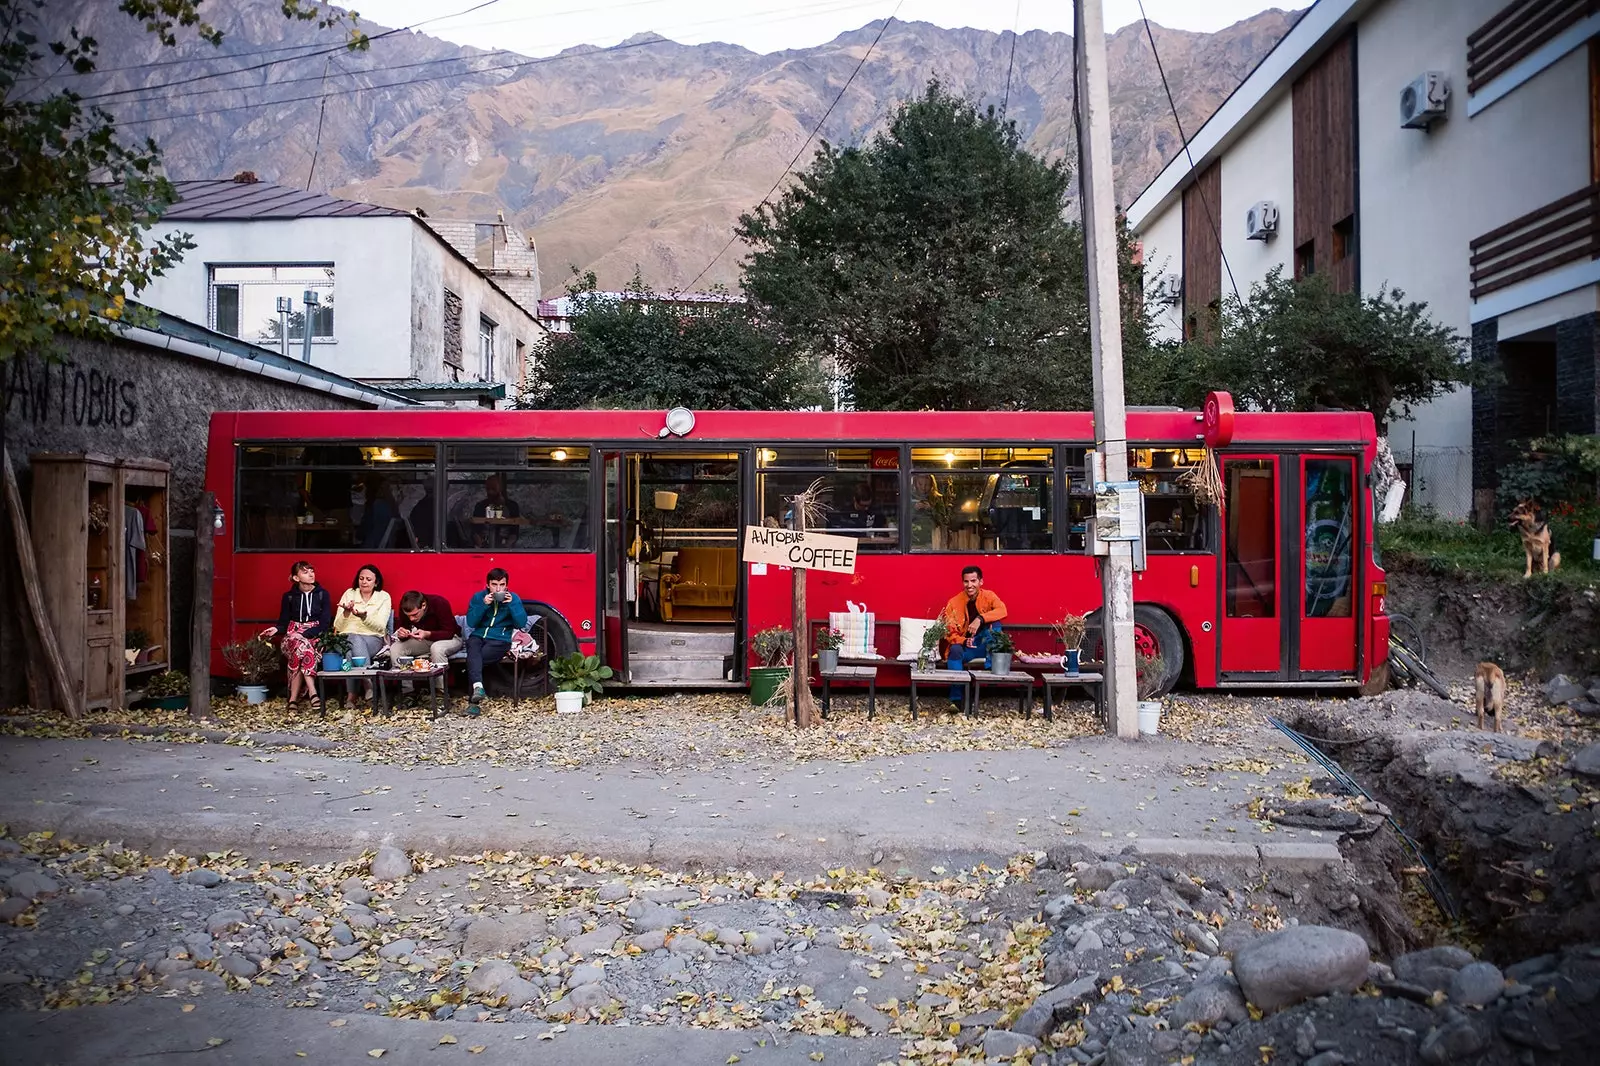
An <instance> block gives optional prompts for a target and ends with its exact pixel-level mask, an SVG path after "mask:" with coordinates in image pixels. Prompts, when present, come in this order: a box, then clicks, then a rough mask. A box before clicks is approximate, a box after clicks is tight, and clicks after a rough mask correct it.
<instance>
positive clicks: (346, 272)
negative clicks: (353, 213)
mask: <svg viewBox="0 0 1600 1066" xmlns="http://www.w3.org/2000/svg"><path fill="white" fill-rule="evenodd" d="M415 228H416V223H415V222H413V221H412V220H411V219H409V218H387V217H378V218H307V219H285V220H282V221H272V220H263V221H257V222H174V223H171V224H163V225H160V226H157V227H156V230H155V232H157V233H161V234H166V233H169V232H188V233H191V234H193V236H194V241H195V245H196V246H195V248H194V249H193V250H191V251H190V252H189V253H188V254H187V255H185V256H184V259H183V262H181V263H179V264H178V266H177V267H175V268H174V269H173V270H172V271H171V272H170V273H169V274H167V275H166V276H165V277H161V278H157V279H156V280H155V281H154V282H153V283H152V284H151V285H150V286H149V287H148V288H147V289H145V290H144V292H142V293H140V294H139V299H140V300H141V301H143V302H144V303H147V304H149V305H151V306H152V307H158V308H160V309H161V310H163V311H166V312H168V313H170V314H173V315H177V316H178V317H179V318H185V319H188V320H189V321H191V322H198V323H201V324H203V325H214V323H213V322H212V320H211V318H210V308H209V302H210V288H209V286H210V267H211V265H212V264H263V265H265V264H283V263H330V262H331V263H332V264H333V288H334V308H335V310H334V316H333V342H332V343H326V342H316V341H314V342H313V343H312V346H311V361H312V363H313V364H315V365H316V366H320V367H324V368H326V369H328V370H331V371H333V372H334V373H336V374H343V375H344V376H345V377H351V378H397V377H403V376H405V374H406V366H407V361H406V353H407V351H408V350H409V348H410V338H409V337H408V327H407V322H406V315H405V312H404V309H403V308H401V307H398V306H396V302H397V301H396V297H397V295H398V294H402V293H405V292H407V291H409V286H408V285H407V282H406V278H407V271H408V266H409V263H410V258H411V231H412V230H414V229H415ZM299 302H300V301H299V297H298V295H296V299H295V305H296V307H298V306H299ZM244 339H245V340H252V339H253V338H249V337H247V338H244ZM291 346H292V342H291ZM291 354H297V353H291Z"/></svg>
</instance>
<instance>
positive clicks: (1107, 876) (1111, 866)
mask: <svg viewBox="0 0 1600 1066" xmlns="http://www.w3.org/2000/svg"><path fill="white" fill-rule="evenodd" d="M1075 876H1076V877H1077V879H1078V887H1079V888H1086V889H1088V890H1089V891H1091V892H1098V891H1100V890H1101V889H1106V888H1110V887H1111V886H1112V885H1114V884H1116V883H1117V882H1118V881H1121V880H1122V879H1123V878H1124V877H1127V876H1128V868H1127V867H1125V866H1123V865H1122V864H1121V863H1120V862H1097V863H1095V864H1094V865H1093V866H1086V867H1084V868H1083V869H1081V870H1079V871H1077V873H1076V874H1075Z"/></svg>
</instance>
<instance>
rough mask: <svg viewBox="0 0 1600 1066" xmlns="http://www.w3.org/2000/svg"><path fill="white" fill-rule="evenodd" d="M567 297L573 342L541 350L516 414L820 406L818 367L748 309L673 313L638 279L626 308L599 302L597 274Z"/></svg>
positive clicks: (621, 302)
mask: <svg viewBox="0 0 1600 1066" xmlns="http://www.w3.org/2000/svg"><path fill="white" fill-rule="evenodd" d="M567 293H568V295H569V296H571V297H572V298H573V299H574V300H575V301H576V302H577V304H578V308H579V310H578V313H577V314H576V315H575V316H574V317H573V320H572V332H571V333H564V334H552V335H550V336H549V337H547V338H545V339H544V340H543V341H541V342H540V343H539V344H538V345H537V346H535V348H534V350H533V357H532V358H531V359H530V360H529V364H528V376H527V379H526V380H525V381H524V382H523V386H522V389H521V391H520V392H519V393H518V396H517V400H516V405H517V406H518V407H528V408H543V409H568V408H580V407H641V408H643V407H672V406H675V405H682V406H685V407H695V408H701V409H708V408H709V409H715V408H723V409H729V408H732V409H742V410H775V409H782V408H794V407H805V406H810V405H813V404H816V403H820V402H821V400H822V388H821V385H820V382H819V379H818V374H817V370H816V366H815V363H814V362H812V361H809V360H805V359H795V358H792V357H790V356H789V355H788V354H786V353H784V352H782V351H779V350H778V349H776V348H775V347H774V346H773V345H772V344H770V343H769V342H768V341H767V339H766V338H765V336H764V335H763V334H762V333H761V332H760V331H758V330H757V329H756V328H755V327H754V325H753V323H752V321H751V309H750V307H749V305H748V304H746V303H745V302H744V301H741V300H734V299H727V300H711V301H704V302H695V303H674V302H672V298H671V297H670V296H663V295H662V294H660V293H657V292H654V291H653V290H651V289H650V287H649V286H647V285H646V284H645V283H644V281H643V279H642V278H641V277H640V275H639V273H638V272H637V271H635V272H634V275H633V280H632V281H631V282H629V284H628V287H627V288H626V289H625V290H623V293H622V295H621V297H620V298H618V297H615V296H609V295H607V294H604V293H600V292H598V291H597V289H596V279H595V275H594V274H593V273H592V272H591V273H588V274H583V275H580V276H578V277H576V278H574V280H573V283H572V284H571V285H570V286H568V289H567ZM718 294H719V295H721V293H718Z"/></svg>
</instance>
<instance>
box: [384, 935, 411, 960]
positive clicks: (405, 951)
mask: <svg viewBox="0 0 1600 1066" xmlns="http://www.w3.org/2000/svg"><path fill="white" fill-rule="evenodd" d="M416 951H417V942H416V941H415V940H392V941H390V942H389V943H387V944H385V945H383V947H381V948H379V949H378V958H380V959H403V958H405V957H406V956H408V955H414V954H416Z"/></svg>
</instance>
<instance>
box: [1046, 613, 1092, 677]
mask: <svg viewBox="0 0 1600 1066" xmlns="http://www.w3.org/2000/svg"><path fill="white" fill-rule="evenodd" d="M1088 625H1089V621H1088V618H1087V617H1086V616H1084V615H1081V614H1073V613H1072V612H1071V611H1068V612H1067V613H1066V614H1064V615H1062V616H1061V621H1059V622H1056V623H1055V624H1053V625H1052V626H1051V627H1050V628H1051V629H1052V630H1054V631H1055V635H1056V639H1057V640H1059V641H1060V642H1061V647H1062V648H1063V649H1064V650H1065V651H1066V654H1065V655H1063V656H1062V657H1061V668H1062V669H1063V670H1065V671H1066V672H1067V673H1069V674H1075V673H1077V672H1078V657H1079V654H1080V653H1081V650H1082V646H1083V634H1084V632H1085V630H1086V629H1087V628H1088Z"/></svg>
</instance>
